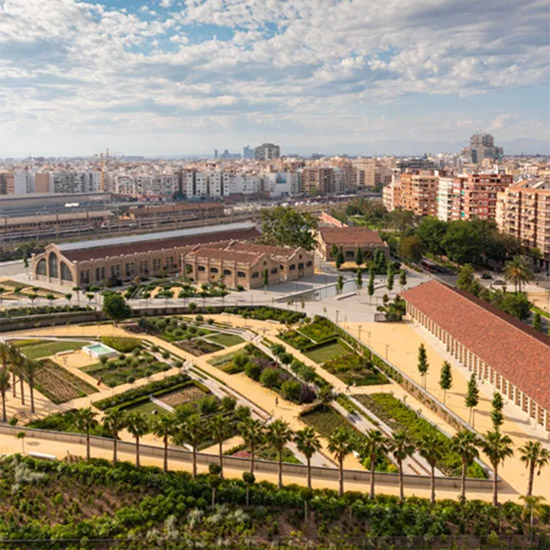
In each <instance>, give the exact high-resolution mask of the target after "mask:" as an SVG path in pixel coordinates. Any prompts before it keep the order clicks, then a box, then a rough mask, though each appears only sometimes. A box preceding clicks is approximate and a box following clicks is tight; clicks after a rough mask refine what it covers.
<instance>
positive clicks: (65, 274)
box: [61, 261, 73, 281]
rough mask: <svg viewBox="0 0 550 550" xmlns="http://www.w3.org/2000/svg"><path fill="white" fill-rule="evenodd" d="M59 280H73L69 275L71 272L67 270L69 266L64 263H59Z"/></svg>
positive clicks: (71, 275)
mask: <svg viewBox="0 0 550 550" xmlns="http://www.w3.org/2000/svg"><path fill="white" fill-rule="evenodd" d="M61 278H62V279H63V280H64V281H72V280H73V274H72V273H71V270H70V269H69V266H68V265H67V264H66V263H65V262H63V261H62V262H61Z"/></svg>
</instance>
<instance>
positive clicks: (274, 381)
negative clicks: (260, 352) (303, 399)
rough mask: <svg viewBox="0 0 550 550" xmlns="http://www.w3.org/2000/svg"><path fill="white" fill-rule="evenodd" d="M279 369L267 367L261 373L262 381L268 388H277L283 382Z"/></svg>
mask: <svg viewBox="0 0 550 550" xmlns="http://www.w3.org/2000/svg"><path fill="white" fill-rule="evenodd" d="M280 379H281V375H280V374H279V371H278V370H276V369H273V368H269V367H268V368H266V369H264V370H263V372H262V374H261V375H260V382H261V383H262V384H263V385H264V386H267V387H268V388H277V387H279V385H280V382H281V380H280Z"/></svg>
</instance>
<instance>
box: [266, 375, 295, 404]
mask: <svg viewBox="0 0 550 550" xmlns="http://www.w3.org/2000/svg"><path fill="white" fill-rule="evenodd" d="M265 372H267V369H266V371H264V374H265ZM281 393H282V394H283V395H284V396H285V397H286V398H287V399H288V400H289V401H295V402H299V401H300V396H301V393H302V384H300V382H297V381H295V380H287V381H286V382H283V384H282V385H281Z"/></svg>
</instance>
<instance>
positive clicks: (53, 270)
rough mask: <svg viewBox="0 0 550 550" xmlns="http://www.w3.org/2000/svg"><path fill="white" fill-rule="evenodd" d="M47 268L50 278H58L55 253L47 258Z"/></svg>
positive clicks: (51, 253)
mask: <svg viewBox="0 0 550 550" xmlns="http://www.w3.org/2000/svg"><path fill="white" fill-rule="evenodd" d="M48 266H49V268H50V269H49V270H50V273H49V275H50V277H59V271H58V269H57V256H56V255H55V252H50V255H49V256H48Z"/></svg>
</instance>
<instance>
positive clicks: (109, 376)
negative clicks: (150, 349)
mask: <svg viewBox="0 0 550 550" xmlns="http://www.w3.org/2000/svg"><path fill="white" fill-rule="evenodd" d="M122 357H123V359H121V358H118V359H114V360H110V361H107V362H106V363H95V364H94V365H89V366H86V367H82V369H81V370H82V371H83V372H85V373H86V374H89V375H90V376H93V377H94V378H96V379H97V380H101V381H102V382H103V383H104V384H106V385H107V386H109V387H110V388H114V387H115V386H118V385H120V384H126V383H130V384H131V383H132V382H135V381H136V380H137V379H139V378H143V377H146V376H147V377H149V376H151V375H153V374H155V373H157V372H164V371H167V370H170V369H171V368H172V366H171V365H169V364H168V363H163V362H162V361H158V360H157V359H156V358H155V357H154V356H153V355H151V354H150V353H147V352H145V353H141V354H140V355H128V356H125V355H123V354H122Z"/></svg>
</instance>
